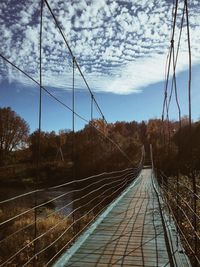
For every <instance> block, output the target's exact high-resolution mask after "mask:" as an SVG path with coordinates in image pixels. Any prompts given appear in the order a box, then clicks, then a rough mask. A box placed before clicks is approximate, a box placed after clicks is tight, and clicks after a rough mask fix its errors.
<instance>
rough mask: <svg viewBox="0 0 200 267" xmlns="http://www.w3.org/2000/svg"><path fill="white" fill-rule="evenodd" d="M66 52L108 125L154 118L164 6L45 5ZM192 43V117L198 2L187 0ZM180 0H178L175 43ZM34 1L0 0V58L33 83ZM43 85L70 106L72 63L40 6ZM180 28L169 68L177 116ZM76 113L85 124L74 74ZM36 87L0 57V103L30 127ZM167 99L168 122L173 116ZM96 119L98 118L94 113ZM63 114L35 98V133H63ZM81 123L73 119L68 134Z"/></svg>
mask: <svg viewBox="0 0 200 267" xmlns="http://www.w3.org/2000/svg"><path fill="white" fill-rule="evenodd" d="M49 3H50V5H51V7H52V9H53V11H54V12H55V15H56V17H57V18H58V20H59V21H60V23H61V25H62V27H63V31H64V32H65V35H66V38H67V40H68V42H69V45H70V46H71V49H72V51H73V53H74V55H75V57H76V59H77V61H78V62H79V65H80V66H81V69H82V71H83V73H84V75H85V76H86V78H87V81H88V83H89V85H90V87H91V89H92V90H93V92H94V93H95V96H96V98H97V100H98V103H99V105H100V107H101V108H102V110H103V112H104V114H105V117H106V119H107V121H108V122H113V121H116V120H125V121H131V120H137V121H141V120H148V119H149V118H152V117H153V118H155V117H157V118H160V116H161V112H162V101H163V88H164V82H163V80H164V70H165V62H166V57H167V52H168V49H169V45H170V33H171V23H172V21H171V20H172V1H169V0H168V1H167V0H159V1H157V0H152V1H147V0H141V1H136V0H130V1H124V0H123V1H104V0H101V1H97V0H91V1H86V0H79V1H75V0H74V1H69V0H68V1H64V0H60V1H58V0H54V1H53V0H49ZM189 3H190V4H189V14H190V26H191V28H190V34H191V40H192V67H193V70H192V74H193V79H192V100H193V107H192V117H193V119H194V120H197V119H198V118H199V117H200V111H199V100H200V90H199V84H200V78H199V77H200V76H199V73H200V48H199V43H200V34H199V32H200V2H199V1H196V0H192V1H189ZM182 8H183V1H179V7H178V18H177V28H176V32H175V44H176V41H177V39H178V33H179V26H180V20H181V14H182ZM39 10H40V1H39V0H35V1H31V0H27V1H22V0H20V1H19V0H18V1H17V0H2V1H1V3H0V25H1V27H0V34H1V36H2V38H1V41H0V42H1V46H0V47H1V48H0V51H1V54H3V55H4V56H6V57H7V58H8V59H9V60H10V61H12V62H14V63H16V64H17V65H18V66H20V67H21V68H22V69H23V70H25V71H27V72H28V73H29V74H30V75H31V76H33V77H34V78H35V79H36V80H39V49H38V47H39V41H38V37H39ZM43 19H44V24H43V61H42V70H43V84H44V86H45V87H46V88H48V89H49V90H50V91H51V92H52V93H53V94H55V96H56V97H58V98H60V99H61V100H62V101H64V102H65V103H66V104H67V105H69V106H70V107H71V85H72V64H71V58H70V55H69V52H68V51H67V50H66V47H65V45H64V43H63V41H62V38H61V36H60V35H59V33H58V31H57V29H56V27H55V25H54V22H53V19H52V18H51V16H50V14H49V11H48V9H47V7H46V6H45V7H44V14H43ZM187 69H188V56H187V31H186V27H185V24H184V28H183V34H182V40H181V47H180V53H179V58H178V63H177V79H178V91H179V96H180V102H181V108H182V114H183V115H185V114H187V113H188V106H187V78H188V74H187V71H188V70H187ZM75 85H76V111H77V112H78V113H80V115H82V116H84V117H86V118H87V119H88V120H89V119H90V97H89V94H88V92H87V90H86V87H85V85H84V82H83V80H82V79H81V76H80V75H79V74H78V72H77V71H76V75H75ZM38 92H39V88H38V87H37V86H35V85H34V84H33V83H32V82H30V81H29V80H27V79H26V78H25V77H24V76H23V75H22V74H19V73H18V72H17V71H15V70H14V69H13V68H12V67H10V66H8V65H7V64H5V62H3V60H2V59H0V106H1V107H2V106H11V107H12V108H13V109H14V110H15V111H16V112H17V113H18V114H20V115H21V116H22V117H23V118H24V119H25V120H26V121H27V122H28V123H29V124H30V127H31V130H34V129H36V128H37V127H38V122H37V120H38V98H39V94H38ZM177 114H178V113H177V109H176V107H175V105H174V100H173V101H172V106H171V109H170V117H171V118H172V119H176V118H177ZM94 116H95V117H99V115H98V113H97V112H96V113H95V114H94ZM71 118H72V115H71V113H70V112H69V111H68V110H66V109H64V108H63V107H61V106H60V105H58V104H57V103H56V102H55V101H54V100H52V99H50V98H49V97H48V96H46V95H45V94H44V95H43V116H42V128H43V130H56V131H57V130H58V129H66V128H67V129H70V128H71ZM83 125H84V123H83V122H81V120H80V119H78V118H77V119H76V129H79V128H81V127H82V126H83Z"/></svg>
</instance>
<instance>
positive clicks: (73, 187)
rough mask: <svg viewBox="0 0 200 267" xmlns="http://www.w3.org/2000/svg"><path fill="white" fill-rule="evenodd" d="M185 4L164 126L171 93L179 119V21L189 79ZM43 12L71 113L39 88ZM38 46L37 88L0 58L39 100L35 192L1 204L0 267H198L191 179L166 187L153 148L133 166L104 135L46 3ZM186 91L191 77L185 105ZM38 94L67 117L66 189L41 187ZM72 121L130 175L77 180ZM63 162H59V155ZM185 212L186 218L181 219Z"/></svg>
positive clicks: (171, 60) (195, 190)
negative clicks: (60, 50)
mask: <svg viewBox="0 0 200 267" xmlns="http://www.w3.org/2000/svg"><path fill="white" fill-rule="evenodd" d="M184 3H185V4H184V8H183V18H182V22H181V30H180V35H179V39H178V47H177V51H176V56H175V51H174V36H175V27H176V14H177V5H178V1H176V4H175V8H174V9H175V12H174V17H173V27H172V38H171V40H170V43H171V45H170V49H169V54H168V60H167V67H166V86H165V90H164V91H165V92H164V102H163V113H162V120H163V121H164V117H165V112H166V117H167V119H169V115H168V112H169V108H170V103H171V98H172V94H173V90H174V91H175V96H176V104H177V107H178V111H179V119H181V114H180V106H179V102H178V95H177V88H176V72H175V71H176V63H177V58H178V52H179V47H180V40H181V33H182V27H183V19H184V16H186V21H187V26H188V28H187V29H188V48H189V65H190V75H191V51H190V40H189V20H188V7H187V1H184ZM44 8H46V9H47V10H48V11H49V13H50V14H51V16H52V18H53V20H54V22H55V26H56V28H57V29H58V32H59V33H60V35H61V37H62V39H63V41H64V43H65V45H66V49H67V51H68V52H69V54H70V58H71V66H72V106H68V105H67V104H66V103H65V102H64V101H63V100H61V99H59V97H58V96H57V95H55V94H54V93H52V92H51V91H50V90H49V89H48V88H46V87H45V85H44V84H43V69H42V45H43V10H44ZM39 44H40V45H39V55H40V56H39V63H40V64H39V71H40V75H39V81H38V80H37V79H35V78H34V77H32V76H31V75H30V74H29V73H27V72H26V71H25V70H24V69H22V68H21V67H20V66H18V65H17V64H16V63H15V62H13V61H12V60H11V59H9V58H8V57H6V56H5V55H3V54H0V56H1V59H2V60H3V61H4V62H5V63H6V64H8V65H9V66H12V68H14V69H15V70H16V71H17V72H19V73H21V74H22V75H24V76H26V78H28V79H29V80H31V81H32V82H33V83H34V84H35V85H36V86H37V88H39V92H40V94H39V110H38V113H39V119H38V136H37V137H38V142H37V159H36V163H35V164H36V168H37V174H36V179H35V181H34V190H31V191H28V192H25V193H22V194H18V195H15V196H12V197H8V198H6V199H3V200H1V201H0V207H1V211H2V213H5V216H3V220H2V221H1V222H0V229H1V233H0V247H1V249H0V251H1V255H0V266H2V267H3V266H13V267H14V266H20V267H21V266H22V267H24V266H34V267H36V266H38V267H40V266H55V267H59V266H74V267H92V266H96V267H104V266H138V267H139V266H143V267H144V266H146V267H153V266H155V267H159V266H162V267H169V266H170V267H175V266H177V267H187V266H188V267H190V266H194V267H197V266H200V251H199V246H198V245H199V241H200V236H199V233H198V225H199V222H200V215H199V211H198V205H199V201H200V192H199V191H200V188H199V187H198V186H197V185H196V181H195V178H194V177H193V183H192V186H191V185H188V184H182V183H181V182H180V181H179V179H178V176H177V180H176V183H174V181H171V184H170V178H169V177H167V176H166V175H165V174H164V173H162V172H161V171H159V170H157V169H156V168H155V167H154V164H153V150H152V147H151V157H150V158H151V160H150V161H149V160H148V159H147V158H148V157H146V159H145V151H144V148H142V149H141V155H140V159H139V160H138V162H137V163H136V162H133V161H132V159H131V158H130V156H129V155H128V154H127V153H126V151H124V149H123V148H122V147H121V146H120V145H119V144H118V143H117V142H116V140H114V139H113V138H111V137H110V136H109V135H108V133H107V131H106V129H105V128H106V125H107V121H106V118H105V115H104V113H103V111H102V109H101V108H100V105H99V103H98V101H97V100H96V97H95V95H94V93H93V92H92V90H91V88H90V86H89V83H88V81H87V79H86V77H85V75H84V73H83V72H82V70H81V67H80V65H79V63H78V61H77V59H76V58H75V56H74V54H73V51H72V49H71V47H70V45H69V44H68V42H67V38H66V36H65V34H64V32H63V30H62V27H61V24H60V22H59V21H58V19H57V17H56V15H55V13H54V11H53V10H52V8H51V5H50V4H49V2H48V1H47V0H42V1H41V8H40V35H39ZM170 65H173V75H172V76H173V78H172V86H171V91H170V95H169V98H168V80H169V76H170ZM75 70H76V71H78V73H79V75H80V76H81V78H82V80H83V82H84V84H85V86H86V88H87V91H88V92H89V95H90V108H91V115H90V118H89V119H88V118H85V117H84V116H83V115H81V114H79V113H78V112H77V111H76V109H75V88H76V85H75ZM190 83H191V77H189V99H190V98H191V88H190ZM44 94H45V95H47V96H48V97H50V98H51V99H53V100H54V101H55V102H56V103H58V104H59V105H61V106H62V107H63V108H65V109H66V110H67V111H68V112H70V113H71V114H72V133H73V138H72V139H73V144H72V160H73V163H74V164H73V166H72V168H73V171H72V177H71V180H70V181H68V182H65V183H62V184H58V185H54V186H47V187H41V186H39V181H40V177H41V174H40V170H41V168H40V167H41V132H42V97H43V95H44ZM94 107H95V108H96V110H97V112H98V114H99V116H100V118H101V122H102V126H101V127H100V125H99V124H96V123H95V120H94ZM76 118H78V119H80V120H82V121H83V122H84V123H86V124H90V126H91V127H92V129H93V130H94V131H93V136H92V137H91V142H92V138H95V135H100V136H101V138H102V140H104V141H106V142H107V143H109V144H111V145H112V147H114V148H115V149H116V150H117V151H118V152H119V153H120V155H121V157H122V158H123V159H124V160H126V162H127V166H128V167H127V168H126V169H121V170H115V171H112V172H111V171H108V172H107V171H105V172H103V173H100V174H95V175H91V176H88V177H84V178H79V177H76V168H78V166H76V164H75V163H76V162H75V161H76V159H75V139H74V134H75V119H76ZM189 119H190V125H191V102H189ZM180 127H181V125H180ZM59 151H60V150H59ZM61 153H62V151H61ZM93 157H95V153H93ZM62 159H64V157H63V155H62ZM181 189H182V192H184V194H185V195H184V196H183V195H182V194H181ZM55 192H56V195H55ZM46 193H48V194H49V195H48V196H50V197H48V199H44V198H43V199H42V198H41V196H43V195H44V194H46ZM185 196H187V197H185ZM188 199H190V200H191V203H189V202H188V201H187V200H188ZM58 201H60V202H61V203H62V205H61V206H59V207H57V208H56V209H52V208H49V207H52V206H54V204H55V203H57V202H58ZM24 203H26V205H24ZM19 207H22V208H19ZM186 207H187V210H189V214H187V212H186V211H185V208H186ZM8 211H9V212H8ZM180 216H181V217H184V219H185V221H187V224H188V225H189V229H188V228H187V227H185V226H184V225H183V223H182V221H181V220H179V217H180ZM46 225H47V226H48V227H46ZM184 227H185V228H184ZM186 232H187V233H186ZM188 232H189V233H188ZM188 236H189V238H188Z"/></svg>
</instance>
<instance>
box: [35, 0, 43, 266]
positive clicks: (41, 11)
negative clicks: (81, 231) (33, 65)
mask: <svg viewBox="0 0 200 267" xmlns="http://www.w3.org/2000/svg"><path fill="white" fill-rule="evenodd" d="M40 5H41V7H40V38H39V41H40V45H39V54H40V56H39V62H40V65H39V66H40V88H39V89H40V94H39V117H38V147H37V159H36V162H37V163H36V165H37V166H36V169H37V174H36V179H35V190H37V189H38V182H39V178H40V173H39V171H40V160H41V125H42V23H43V6H44V1H43V0H41V2H40ZM34 198H35V200H34V205H35V207H36V206H37V198H38V196H37V192H35V194H34ZM37 234H38V233H37V208H35V210H34V239H36V238H37ZM33 246H34V250H33V253H34V255H35V254H36V253H37V241H34V244H33ZM36 265H37V258H36V257H34V259H33V266H36Z"/></svg>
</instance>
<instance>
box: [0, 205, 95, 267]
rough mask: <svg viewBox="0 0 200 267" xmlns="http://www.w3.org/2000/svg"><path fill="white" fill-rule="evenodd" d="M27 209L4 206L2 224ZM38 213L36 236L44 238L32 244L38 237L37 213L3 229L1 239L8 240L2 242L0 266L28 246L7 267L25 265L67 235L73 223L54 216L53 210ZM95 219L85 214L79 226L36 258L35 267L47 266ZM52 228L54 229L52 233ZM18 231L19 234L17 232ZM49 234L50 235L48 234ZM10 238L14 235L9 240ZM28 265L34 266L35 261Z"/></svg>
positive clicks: (1, 213) (10, 223) (0, 214)
mask: <svg viewBox="0 0 200 267" xmlns="http://www.w3.org/2000/svg"><path fill="white" fill-rule="evenodd" d="M25 210H26V209H25V208H20V207H15V208H13V207H12V209H11V207H8V206H7V207H6V208H5V207H4V209H2V210H0V221H1V222H2V221H4V220H6V219H8V218H11V217H12V216H14V215H16V214H19V213H21V212H23V211H25ZM38 213H39V214H38V216H37V224H36V226H37V227H36V229H37V236H40V235H42V236H41V238H39V239H38V240H37V241H36V242H33V240H34V238H35V223H34V218H35V214H34V212H33V211H31V212H29V213H28V214H26V215H23V216H21V217H20V218H18V219H16V220H14V221H12V222H9V223H8V224H6V225H5V226H2V227H1V229H0V231H1V236H0V240H3V239H4V238H6V239H4V240H3V241H0V264H2V263H3V262H5V261H7V260H8V259H9V258H10V257H11V256H12V255H14V254H15V253H17V251H19V250H20V249H21V248H23V247H25V249H23V250H22V251H20V252H19V253H18V254H17V255H16V256H15V257H13V258H12V259H11V260H9V261H8V262H7V263H6V264H5V265H4V266H9V267H18V266H19V267H20V266H22V265H23V264H24V263H26V262H27V261H28V260H29V259H30V258H31V257H33V255H34V253H35V252H36V253H37V252H39V251H41V250H42V249H44V248H46V247H47V246H49V245H51V244H52V242H54V240H56V239H57V238H58V237H59V236H60V235H61V234H62V233H64V232H65V231H66V229H67V228H69V226H70V225H71V223H72V218H66V217H65V216H64V215H61V214H58V213H53V214H52V210H50V209H43V210H42V211H41V210H40V211H39V212H38ZM79 216H82V215H81V214H76V215H75V218H76V219H77V218H78V217H79ZM93 217H94V216H93V215H92V214H90V215H86V216H85V217H84V218H82V219H81V220H80V221H79V222H78V223H77V224H75V225H74V226H73V227H70V228H69V230H68V231H66V233H64V234H63V235H62V237H61V238H60V239H59V240H58V242H56V243H55V244H53V245H52V246H50V247H49V248H48V249H47V250H45V251H44V252H43V253H41V254H40V255H38V257H37V259H36V266H38V267H41V266H44V264H45V263H47V262H48V260H49V259H51V257H53V256H54V255H55V254H56V253H57V252H59V251H60V249H61V248H62V247H63V246H64V245H65V244H66V243H68V241H69V240H71V239H72V237H73V236H74V234H75V232H79V231H80V230H81V229H83V228H84V226H85V225H86V224H87V223H88V222H90V221H92V219H93ZM56 225H57V226H56ZM55 226H56V227H55ZM24 227H26V229H24V230H22V231H19V230H20V229H22V228H24ZM53 227H55V228H54V229H52V230H51V228H53ZM16 231H19V232H18V233H15V232H16ZM47 231H48V233H47V234H45V233H46V232H47ZM13 233H15V234H13ZM11 234H13V235H11ZM9 235H11V236H10V237H8V236H9ZM62 252H63V251H62ZM27 266H33V260H32V261H31V262H30V264H28V265H27Z"/></svg>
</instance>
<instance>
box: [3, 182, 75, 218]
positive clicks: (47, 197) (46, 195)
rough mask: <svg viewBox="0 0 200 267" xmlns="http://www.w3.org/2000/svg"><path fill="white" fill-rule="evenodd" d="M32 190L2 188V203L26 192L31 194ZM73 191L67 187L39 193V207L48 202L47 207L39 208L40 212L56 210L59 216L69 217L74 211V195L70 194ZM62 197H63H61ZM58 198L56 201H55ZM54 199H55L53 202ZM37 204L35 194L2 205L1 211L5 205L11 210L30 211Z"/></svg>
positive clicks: (37, 195)
mask: <svg viewBox="0 0 200 267" xmlns="http://www.w3.org/2000/svg"><path fill="white" fill-rule="evenodd" d="M29 191H31V190H27V189H22V188H19V187H15V188H11V187H1V188H0V201H1V200H5V199H8V198H11V197H15V196H17V195H21V194H24V193H26V192H29ZM70 191H72V188H69V187H65V188H59V189H54V190H47V191H44V192H38V193H37V194H36V197H37V205H39V204H42V203H45V202H48V203H47V204H46V205H45V206H43V207H42V208H39V210H41V213H42V210H43V211H44V209H48V210H54V211H57V212H58V214H61V215H67V214H69V213H70V212H71V210H72V204H70V203H71V202H72V200H73V195H72V194H71V193H68V192H70ZM59 196H62V197H59ZM55 198H56V199H55ZM52 199H55V200H53V201H51V200H52ZM34 204H35V194H31V195H29V196H25V197H22V198H20V199H17V200H13V201H10V202H9V204H0V209H1V208H2V207H3V206H4V205H9V208H10V209H12V206H13V207H20V208H25V209H29V208H31V207H33V206H34Z"/></svg>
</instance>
